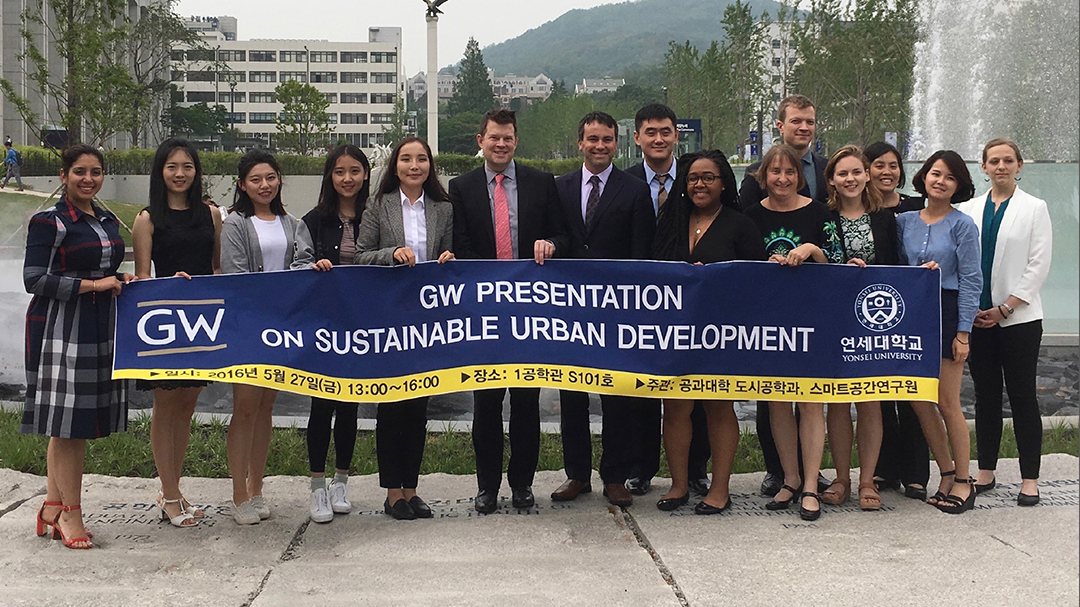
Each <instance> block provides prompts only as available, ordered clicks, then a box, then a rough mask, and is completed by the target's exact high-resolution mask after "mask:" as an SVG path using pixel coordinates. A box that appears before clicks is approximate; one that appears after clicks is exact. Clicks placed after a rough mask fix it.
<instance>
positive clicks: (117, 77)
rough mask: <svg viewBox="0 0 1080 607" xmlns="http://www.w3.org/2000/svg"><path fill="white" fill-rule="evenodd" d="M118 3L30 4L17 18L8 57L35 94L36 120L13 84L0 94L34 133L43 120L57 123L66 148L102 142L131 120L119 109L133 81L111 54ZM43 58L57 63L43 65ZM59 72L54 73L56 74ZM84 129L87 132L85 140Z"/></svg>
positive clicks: (119, 32) (123, 31) (123, 24)
mask: <svg viewBox="0 0 1080 607" xmlns="http://www.w3.org/2000/svg"><path fill="white" fill-rule="evenodd" d="M126 4H127V3H126V2H124V0H49V2H48V5H47V6H46V3H45V0H31V1H30V2H29V4H28V6H27V7H26V9H25V10H23V12H22V14H21V15H20V20H21V24H22V25H21V27H20V30H19V33H20V36H21V37H22V45H23V50H22V51H21V52H20V53H19V54H18V55H16V56H15V58H16V60H18V61H19V63H20V65H21V67H22V70H23V77H24V78H25V81H26V83H27V84H28V85H29V87H30V88H31V89H33V90H34V93H33V94H34V95H35V96H39V97H38V99H39V100H40V106H41V107H42V108H43V112H44V114H43V115H39V114H38V113H37V112H36V111H35V110H34V104H33V103H32V102H31V100H30V99H28V98H27V97H24V96H23V95H21V94H20V93H19V90H18V88H17V87H16V85H15V84H14V83H12V82H11V81H9V80H7V79H0V89H2V90H3V93H4V97H5V98H6V99H7V100H8V101H9V102H11V103H12V104H13V105H14V106H15V108H16V110H17V111H18V112H19V114H20V115H21V116H22V118H23V121H24V122H25V123H26V124H27V125H28V126H30V127H31V128H32V129H34V130H35V131H36V130H37V129H38V128H39V127H40V126H41V124H42V123H43V122H50V123H55V124H59V125H61V126H62V127H63V128H64V129H66V130H67V134H68V141H69V143H72V144H74V143H82V142H83V141H84V140H86V141H89V142H91V143H97V144H99V145H100V144H102V143H103V142H104V140H105V139H106V138H108V137H110V136H112V135H113V134H115V133H117V132H119V131H121V130H124V129H126V128H127V127H128V126H129V125H130V121H131V120H132V114H131V112H130V110H129V108H127V107H124V103H126V102H127V99H129V97H128V95H130V94H131V93H132V91H133V89H134V82H133V80H132V78H131V75H130V72H129V71H128V69H127V64H126V63H125V61H124V57H123V56H122V55H118V54H116V53H115V52H114V51H115V49H116V48H117V45H118V44H119V43H120V42H121V41H122V40H123V38H124V36H126V35H127V32H128V27H127V25H128V23H127V17H126V16H125V13H124V9H125V7H126ZM49 57H55V58H57V60H58V61H57V62H58V63H60V64H62V65H61V66H57V65H56V62H54V63H53V64H52V65H50V61H49ZM58 67H59V68H60V69H57V68H58ZM84 125H85V126H86V127H87V128H88V129H89V130H90V133H89V135H90V136H89V137H84V133H83V127H84Z"/></svg>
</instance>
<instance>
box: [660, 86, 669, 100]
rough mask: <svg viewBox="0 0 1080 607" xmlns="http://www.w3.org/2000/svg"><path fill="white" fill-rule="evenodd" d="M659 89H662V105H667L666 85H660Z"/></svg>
mask: <svg viewBox="0 0 1080 607" xmlns="http://www.w3.org/2000/svg"><path fill="white" fill-rule="evenodd" d="M660 90H662V91H664V105H667V104H668V102H667V87H666V86H662V87H660Z"/></svg>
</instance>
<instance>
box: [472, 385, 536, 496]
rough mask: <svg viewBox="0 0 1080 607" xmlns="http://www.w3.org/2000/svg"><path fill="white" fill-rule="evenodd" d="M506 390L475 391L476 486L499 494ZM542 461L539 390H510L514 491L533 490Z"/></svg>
mask: <svg viewBox="0 0 1080 607" xmlns="http://www.w3.org/2000/svg"><path fill="white" fill-rule="evenodd" d="M505 394H506V388H494V389H491V390H475V391H474V392H473V430H472V441H473V451H475V452H476V484H477V486H478V487H479V488H480V489H491V490H494V491H498V490H499V487H500V486H501V485H502V465H503V425H502V421H503V397H504V395H505ZM539 459H540V388H510V462H509V465H508V466H507V470H506V479H507V480H508V481H510V486H511V487H513V488H515V489H516V488H523V487H531V486H532V484H533V477H534V476H535V475H536V462H537V460H539Z"/></svg>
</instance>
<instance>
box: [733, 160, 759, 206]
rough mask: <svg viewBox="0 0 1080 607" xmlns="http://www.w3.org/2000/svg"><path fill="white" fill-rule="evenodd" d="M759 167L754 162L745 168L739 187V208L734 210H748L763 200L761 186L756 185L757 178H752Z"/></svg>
mask: <svg viewBox="0 0 1080 607" xmlns="http://www.w3.org/2000/svg"><path fill="white" fill-rule="evenodd" d="M759 166H761V163H759V162H755V163H754V164H752V165H750V166H748V167H746V173H745V174H744V175H743V180H742V185H740V186H739V208H738V209H736V210H739V211H742V210H745V209H749V208H750V207H752V206H754V205H755V204H757V203H759V202H761V201H762V200H763V199H764V198H765V192H764V191H762V189H761V185H760V184H759V183H758V181H757V178H755V177H754V173H756V172H757V170H758V167H759Z"/></svg>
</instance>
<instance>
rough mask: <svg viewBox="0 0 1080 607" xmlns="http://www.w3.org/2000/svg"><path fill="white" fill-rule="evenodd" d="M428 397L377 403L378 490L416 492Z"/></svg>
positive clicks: (425, 433)
mask: <svg viewBox="0 0 1080 607" xmlns="http://www.w3.org/2000/svg"><path fill="white" fill-rule="evenodd" d="M427 401H428V399H427V397H426V396H424V397H421V398H414V399H411V400H403V401H401V402H397V403H380V404H379V409H378V412H377V413H376V414H375V451H376V453H377V455H378V459H379V486H380V487H382V488H383V489H415V488H416V483H417V481H418V480H419V478H420V463H421V462H422V461H423V460H424V441H425V440H426V436H427Z"/></svg>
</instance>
